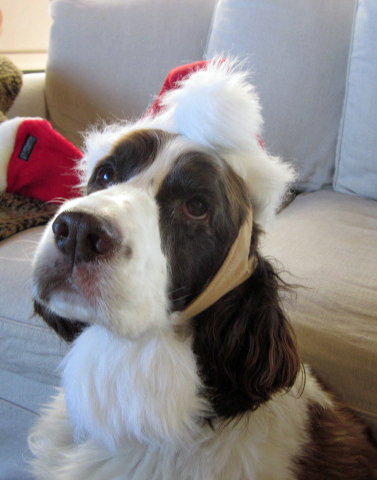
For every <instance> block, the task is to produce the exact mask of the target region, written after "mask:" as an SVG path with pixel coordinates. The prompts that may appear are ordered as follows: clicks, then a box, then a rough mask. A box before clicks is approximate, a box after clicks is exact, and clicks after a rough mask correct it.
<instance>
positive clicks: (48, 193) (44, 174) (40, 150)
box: [7, 119, 83, 202]
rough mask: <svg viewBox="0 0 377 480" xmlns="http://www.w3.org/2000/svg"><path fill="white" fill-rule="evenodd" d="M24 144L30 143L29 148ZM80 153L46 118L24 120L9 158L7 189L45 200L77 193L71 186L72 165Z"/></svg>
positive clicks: (75, 179) (73, 178)
mask: <svg viewBox="0 0 377 480" xmlns="http://www.w3.org/2000/svg"><path fill="white" fill-rule="evenodd" d="M29 136H31V138H30V137H29ZM28 139H29V140H31V141H29V142H28ZM27 144H29V145H31V149H29V151H28V149H27V148H26V147H25V145H27ZM25 148H26V149H25ZM82 156H83V154H82V152H81V151H80V150H79V149H78V148H76V147H75V146H74V145H73V144H72V143H70V142H69V141H68V140H66V139H65V138H64V137H62V136H61V135H60V134H59V133H58V132H56V131H55V130H54V129H53V128H52V127H51V125H50V123H49V122H48V121H47V120H41V119H33V120H25V121H24V122H22V123H21V124H20V126H19V128H18V130H17V135H16V142H15V146H14V150H13V153H12V156H11V158H10V160H9V165H8V172H7V192H9V193H12V192H13V193H19V194H21V195H26V196H29V197H33V198H37V199H38V200H42V201H45V202H48V201H59V198H64V199H68V198H73V197H78V196H79V195H80V194H79V191H78V189H77V190H76V189H75V188H74V187H75V186H76V185H78V182H79V179H78V176H77V175H76V172H75V170H74V167H75V163H76V160H78V159H80V158H82ZM21 157H23V158H21ZM58 197H59V198H58Z"/></svg>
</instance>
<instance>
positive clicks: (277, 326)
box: [194, 254, 300, 418]
mask: <svg viewBox="0 0 377 480" xmlns="http://www.w3.org/2000/svg"><path fill="white" fill-rule="evenodd" d="M256 256H257V267H256V269H255V271H254V273H253V275H252V276H251V277H250V278H249V279H248V280H247V281H246V282H245V283H243V284H242V285H240V286H239V287H238V288H237V289H235V290H233V291H232V292H230V293H229V294H228V295H226V296H224V297H223V298H222V299H220V300H219V301H218V302H217V303H216V304H215V305H213V306H212V307H211V308H210V309H208V310H207V311H206V312H203V313H202V314H200V315H198V316H197V317H196V318H195V319H194V332H195V334H194V350H195V353H196V355H197V359H198V363H199V368H200V371H201V376H202V378H203V381H204V384H205V386H206V395H207V397H208V399H209V400H210V401H211V403H212V405H213V407H214V409H215V412H216V414H217V415H220V416H221V417H226V418H231V417H235V416H237V415H239V414H242V413H244V412H245V411H247V410H255V409H256V408H258V406H259V405H261V404H262V403H264V402H266V401H268V400H269V399H270V397H271V395H272V394H274V393H276V392H278V391H284V390H289V388H290V387H292V385H293V383H294V381H295V378H296V376H297V374H298V371H299V369H300V360H299V356H298V353H297V348H296V341H295V335H294V333H293V330H292V327H291V325H290V324H289V322H288V320H287V318H286V316H285V314H284V311H283V309H282V306H281V303H280V299H279V289H280V288H281V286H282V282H281V280H280V278H279V276H278V275H277V273H276V272H275V271H274V268H273V267H272V265H271V264H270V263H269V262H268V261H267V260H265V259H263V258H262V257H260V256H259V255H258V254H256Z"/></svg>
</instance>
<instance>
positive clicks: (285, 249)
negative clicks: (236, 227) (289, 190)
mask: <svg viewBox="0 0 377 480" xmlns="http://www.w3.org/2000/svg"><path fill="white" fill-rule="evenodd" d="M264 249H265V252H266V253H267V254H269V255H272V256H273V257H275V258H276V259H278V262H279V264H281V265H283V267H284V268H285V269H286V271H287V272H289V273H284V275H283V277H284V279H285V280H287V281H288V282H290V283H294V284H300V285H301V287H300V288H297V289H296V295H297V298H295V296H294V295H293V296H292V298H289V299H287V300H286V307H287V310H288V312H289V314H290V317H291V319H292V321H293V324H294V327H295V330H296V332H297V336H298V342H299V347H300V350H301V352H302V354H303V357H304V359H305V360H306V361H308V362H309V363H310V364H311V365H312V366H313V367H314V368H315V370H316V371H317V372H318V374H319V375H320V376H321V377H322V379H323V380H324V381H325V383H326V384H327V385H328V386H330V387H331V388H333V389H334V391H335V392H337V393H338V394H340V395H341V397H343V399H344V400H346V401H347V402H348V403H349V405H350V406H351V407H352V408H354V409H355V410H356V411H358V412H360V413H361V414H363V415H364V416H365V418H366V419H367V420H368V421H369V422H370V424H372V425H374V427H375V429H376V432H377V375H376V372H377V315H376V312H377V296H376V292H377V203H376V202H375V201H372V200H367V199H363V198H360V197H354V196H350V195H345V194H340V193H335V192H333V191H319V192H315V193H309V194H301V195H299V196H298V197H297V198H296V199H295V201H294V202H293V203H292V204H291V205H290V206H289V207H287V208H286V209H285V210H284V211H283V212H282V213H281V214H279V215H278V217H277V220H276V222H275V224H274V226H273V227H272V230H271V232H269V235H268V236H267V238H266V240H265V245H264ZM376 438H377V437H376Z"/></svg>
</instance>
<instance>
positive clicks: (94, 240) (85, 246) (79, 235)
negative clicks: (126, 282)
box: [52, 211, 121, 263]
mask: <svg viewBox="0 0 377 480" xmlns="http://www.w3.org/2000/svg"><path fill="white" fill-rule="evenodd" d="M52 231H53V233H54V238H55V243H56V245H57V247H58V248H59V250H60V251H61V252H62V253H63V254H64V255H66V256H67V257H69V258H70V260H71V261H72V263H74V262H91V261H94V260H99V259H100V258H103V257H105V256H109V255H111V254H113V253H114V252H115V251H116V249H117V248H118V246H119V245H120V243H121V238H120V234H119V233H118V232H117V231H116V229H115V228H114V227H113V226H112V225H111V224H110V222H109V221H107V220H106V219H104V218H101V217H98V216H94V215H92V214H91V213H87V212H82V211H68V212H63V213H61V214H60V215H58V217H57V218H56V219H55V221H54V222H53V224H52Z"/></svg>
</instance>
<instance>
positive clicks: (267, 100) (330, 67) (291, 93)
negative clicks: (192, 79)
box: [207, 0, 354, 191]
mask: <svg viewBox="0 0 377 480" xmlns="http://www.w3.org/2000/svg"><path fill="white" fill-rule="evenodd" d="M353 10H354V0H342V1H339V0H306V1H299V0H285V1H284V2H282V1H281V0H263V1H260V0H248V1H245V0H220V1H219V2H218V5H217V8H216V11H215V16H214V22H213V28H212V32H211V36H210V39H209V44H208V49H207V56H209V57H212V56H213V55H214V54H216V53H220V54H223V53H224V52H225V53H228V52H229V53H230V54H233V55H240V57H241V59H243V58H244V59H246V60H247V62H246V63H247V65H248V66H249V67H250V69H251V70H252V72H254V74H253V77H254V78H253V80H254V83H255V84H256V86H257V90H258V91H259V94H260V97H261V103H262V107H263V114H264V118H265V131H264V134H263V139H264V142H265V144H266V146H267V148H268V149H270V150H271V151H272V152H273V153H276V154H278V155H282V156H283V157H284V158H285V159H286V160H288V161H293V162H294V163H295V164H296V165H297V166H298V168H299V182H298V187H299V189H300V190H304V191H312V190H316V189H318V188H321V187H322V186H323V185H326V184H328V185H331V184H332V181H333V171H334V158H335V150H336V141H337V136H338V131H339V122H340V118H341V112H342V105H343V98H344V91H345V79H346V72H347V59H348V50H349V39H350V36H351V26H352V18H353Z"/></svg>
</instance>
